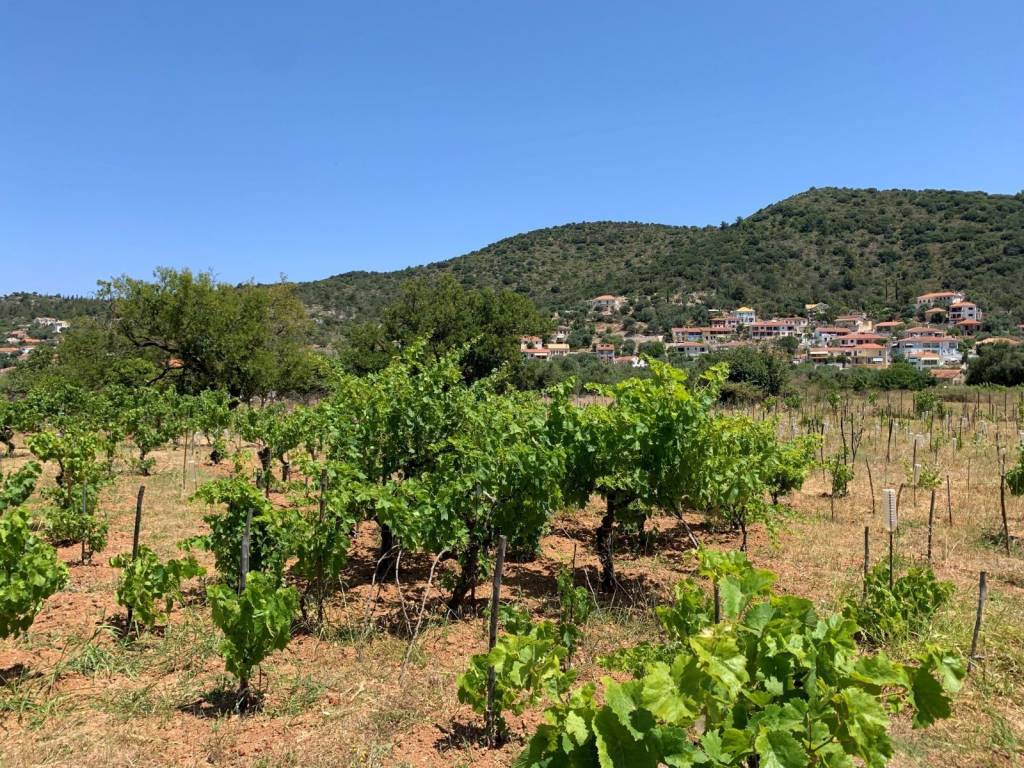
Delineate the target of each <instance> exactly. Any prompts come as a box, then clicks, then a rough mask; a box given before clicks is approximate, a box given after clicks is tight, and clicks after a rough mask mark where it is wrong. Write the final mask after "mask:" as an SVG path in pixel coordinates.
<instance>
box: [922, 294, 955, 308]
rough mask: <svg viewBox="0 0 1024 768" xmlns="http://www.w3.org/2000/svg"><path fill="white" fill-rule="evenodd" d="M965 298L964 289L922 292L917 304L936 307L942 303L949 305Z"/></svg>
mask: <svg viewBox="0 0 1024 768" xmlns="http://www.w3.org/2000/svg"><path fill="white" fill-rule="evenodd" d="M964 298H965V296H964V294H963V291H932V292H931V293H922V294H921V295H920V296H918V297H917V306H919V307H934V306H936V305H942V306H947V307H948V306H949V305H950V304H953V303H955V302H957V301H963V300H964Z"/></svg>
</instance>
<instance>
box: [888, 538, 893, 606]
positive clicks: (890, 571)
mask: <svg viewBox="0 0 1024 768" xmlns="http://www.w3.org/2000/svg"><path fill="white" fill-rule="evenodd" d="M892 540H893V532H892V531H889V591H890V592H892V584H893V556H892V543H893V542H892Z"/></svg>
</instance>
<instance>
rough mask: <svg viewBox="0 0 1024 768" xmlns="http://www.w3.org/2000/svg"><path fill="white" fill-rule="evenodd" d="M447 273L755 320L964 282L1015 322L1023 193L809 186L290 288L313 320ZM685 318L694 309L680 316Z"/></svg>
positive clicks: (539, 233) (568, 302)
mask: <svg viewBox="0 0 1024 768" xmlns="http://www.w3.org/2000/svg"><path fill="white" fill-rule="evenodd" d="M441 272H449V273H451V274H453V275H455V277H456V278H457V279H458V280H459V281H460V282H462V283H463V284H464V285H467V286H474V287H483V286H491V287H495V288H498V287H503V288H510V289H512V290H516V291H519V292H522V293H524V294H526V295H527V296H529V297H530V298H531V299H533V301H534V302H536V303H537V304H538V305H539V306H540V307H542V308H545V309H551V310H568V309H571V308H573V307H574V306H577V305H578V304H579V302H581V301H584V300H585V299H588V298H590V297H592V296H594V295H597V294H600V293H606V292H607V293H621V294H626V295H630V296H647V297H650V298H651V299H652V301H653V303H655V304H657V303H658V302H659V301H660V302H671V303H674V304H676V305H677V306H678V305H679V304H680V303H685V302H686V301H687V300H688V299H691V298H692V297H694V296H697V297H699V298H700V299H702V301H703V302H704V304H705V305H706V306H718V305H723V306H731V305H735V304H737V303H748V304H753V305H755V306H756V307H757V308H758V310H759V311H760V312H762V313H764V314H767V313H776V312H777V313H788V312H796V311H798V310H802V308H803V305H804V304H805V303H810V302H815V301H825V302H828V303H829V304H830V305H832V306H833V307H834V308H837V309H855V308H863V309H866V310H869V311H872V312H886V311H887V308H888V309H890V310H892V311H894V312H900V311H904V310H906V309H907V308H909V302H910V301H911V300H912V298H913V296H915V295H917V294H918V293H922V292H924V291H926V290H933V289H937V288H940V287H953V288H962V289H964V290H966V291H967V292H968V293H969V295H970V296H971V297H972V298H973V299H974V300H976V301H978V302H979V303H980V304H981V305H982V306H983V308H985V309H987V310H988V311H989V312H990V313H992V314H993V316H994V317H1002V318H1003V319H1004V321H1007V322H1008V321H1009V320H1010V319H1014V320H1015V321H1018V320H1017V318H1019V319H1020V320H1024V290H1022V289H1021V286H1024V194H1018V195H1015V196H1011V195H989V194H985V193H982V192H950V191H942V190H925V191H911V190H886V191H879V190H873V189H835V188H826V189H811V190H808V191H807V192H804V193H802V194H799V195H796V196H794V197H790V198H787V199H786V200H783V201H782V202H779V203H776V204H774V205H770V206H768V207H767V208H764V209H762V210H760V211H758V212H757V213H755V214H753V215H751V216H749V217H747V218H746V219H742V220H737V221H736V222H735V223H733V224H728V225H723V226H721V227H679V226H666V225H661V224H640V223H636V222H590V223H581V224H566V225H564V226H559V227H551V228H549V229H540V230H535V231H533V232H527V233H525V234H521V235H515V236H514V237H509V238H506V239H504V240H500V241H498V242H496V243H494V244H493V245H489V246H487V247H485V248H482V249H480V250H478V251H474V252H472V253H469V254H466V255H465V256H459V257H457V258H454V259H451V260H449V261H443V262H436V263H433V264H428V265H425V266H422V267H414V268H410V269H404V270H401V271H397V272H388V273H372V272H347V273H344V274H340V275H336V276H334V277H329V278H327V279H325V280H318V281H315V282H310V283H302V284H299V285H298V289H299V292H300V294H301V296H302V297H303V299H304V300H305V301H306V303H307V305H309V306H310V307H311V308H313V311H314V313H316V314H319V315H321V316H323V317H324V318H325V319H326V318H331V319H334V320H337V321H344V320H350V319H353V318H356V319H364V318H372V317H373V316H375V315H376V313H377V312H378V311H379V309H380V308H381V307H382V306H383V305H384V304H386V303H387V302H388V301H389V300H390V299H391V298H392V297H394V295H395V293H396V291H397V288H398V286H399V285H400V284H401V282H402V281H403V280H406V279H409V278H412V277H418V276H423V275H430V274H435V273H441ZM691 313H692V309H691Z"/></svg>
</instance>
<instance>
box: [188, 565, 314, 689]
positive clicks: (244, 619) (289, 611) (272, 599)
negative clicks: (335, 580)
mask: <svg viewBox="0 0 1024 768" xmlns="http://www.w3.org/2000/svg"><path fill="white" fill-rule="evenodd" d="M278 585H279V582H278V580H277V579H276V578H275V577H274V576H273V575H272V574H269V573H259V572H254V573H250V574H249V575H248V576H247V577H246V582H245V589H244V590H242V593H241V594H237V593H236V592H235V590H234V589H232V588H230V587H228V586H225V585H224V584H212V585H211V586H209V587H208V588H207V590H206V594H207V597H208V598H209V601H210V607H211V609H212V610H213V623H214V624H215V625H216V626H217V628H218V629H219V630H220V631H221V632H223V633H224V640H223V642H221V644H220V654H221V656H223V657H224V665H225V666H226V667H227V670H228V672H230V673H231V674H233V675H234V676H235V677H237V678H238V680H239V682H240V684H241V687H242V688H243V689H245V688H247V687H248V683H249V678H250V677H251V676H252V671H253V669H254V668H255V667H256V666H257V665H258V664H259V663H260V662H262V661H263V660H264V659H265V658H266V657H267V656H269V655H270V654H271V653H272V652H273V651H280V650H283V649H284V648H285V647H286V646H287V645H288V642H289V641H290V640H291V627H292V619H293V617H294V616H295V612H296V611H297V610H298V607H299V595H298V592H296V591H295V588H294V587H282V586H278Z"/></svg>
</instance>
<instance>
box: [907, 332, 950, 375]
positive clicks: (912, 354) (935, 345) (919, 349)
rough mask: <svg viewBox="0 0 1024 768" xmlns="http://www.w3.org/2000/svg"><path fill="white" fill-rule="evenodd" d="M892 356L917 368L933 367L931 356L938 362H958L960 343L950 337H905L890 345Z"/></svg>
mask: <svg viewBox="0 0 1024 768" xmlns="http://www.w3.org/2000/svg"><path fill="white" fill-rule="evenodd" d="M892 356H893V357H894V358H903V359H905V360H908V361H909V362H912V363H914V364H915V365H917V366H918V367H934V366H933V365H932V360H933V356H934V358H935V359H937V360H938V361H939V362H938V363H937V364H943V363H958V362H960V342H959V341H957V340H956V339H954V338H953V337H951V336H907V337H906V338H903V339H900V340H899V341H897V342H895V343H894V344H893V345H892Z"/></svg>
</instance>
